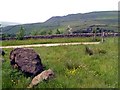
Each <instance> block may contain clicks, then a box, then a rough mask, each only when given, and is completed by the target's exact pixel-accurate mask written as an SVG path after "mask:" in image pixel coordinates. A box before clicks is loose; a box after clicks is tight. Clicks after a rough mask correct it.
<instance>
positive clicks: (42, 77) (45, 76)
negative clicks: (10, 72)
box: [27, 69, 55, 88]
mask: <svg viewBox="0 0 120 90" xmlns="http://www.w3.org/2000/svg"><path fill="white" fill-rule="evenodd" d="M54 76H55V74H54V72H53V71H52V70H51V69H48V70H44V71H43V72H41V73H40V74H38V75H37V76H35V77H34V78H33V79H32V81H31V83H30V85H29V86H28V87H27V88H32V87H33V86H35V85H37V84H39V83H40V82H41V81H43V80H45V81H46V80H49V79H51V78H53V77H54Z"/></svg>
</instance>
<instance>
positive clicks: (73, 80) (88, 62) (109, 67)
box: [2, 38, 118, 88]
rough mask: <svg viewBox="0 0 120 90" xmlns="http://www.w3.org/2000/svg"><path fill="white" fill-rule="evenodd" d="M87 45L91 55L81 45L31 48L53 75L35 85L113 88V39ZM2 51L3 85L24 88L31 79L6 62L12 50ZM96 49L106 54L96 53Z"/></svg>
mask: <svg viewBox="0 0 120 90" xmlns="http://www.w3.org/2000/svg"><path fill="white" fill-rule="evenodd" d="M89 47H90V48H91V49H92V50H93V51H94V55H92V56H89V55H87V54H86V53H85V46H84V45H75V46H59V47H40V48H34V50H35V51H36V52H37V53H39V54H40V57H41V59H42V63H43V64H44V65H45V66H46V69H48V68H51V69H53V70H54V72H55V74H56V77H55V78H54V79H52V80H50V81H48V82H41V83H40V84H38V85H37V86H36V87H35V88H117V86H118V44H117V40H114V38H107V40H106V42H105V43H101V44H99V45H89ZM4 50H5V52H6V55H5V56H4V59H5V62H4V63H3V65H2V79H3V81H2V86H3V88H26V87H27V86H28V85H29V83H30V81H31V79H30V78H26V77H24V76H23V74H22V73H21V72H18V71H17V70H12V68H11V66H10V63H9V53H10V51H11V50H12V49H4ZM99 50H103V51H106V53H100V52H99Z"/></svg>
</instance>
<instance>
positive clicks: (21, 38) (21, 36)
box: [16, 26, 25, 40]
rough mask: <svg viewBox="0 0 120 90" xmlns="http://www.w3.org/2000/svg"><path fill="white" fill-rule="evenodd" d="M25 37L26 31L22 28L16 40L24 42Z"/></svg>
mask: <svg viewBox="0 0 120 90" xmlns="http://www.w3.org/2000/svg"><path fill="white" fill-rule="evenodd" d="M24 35H25V29H24V28H23V27H22V26H21V28H20V30H19V31H18V33H17V34H16V38H17V39H18V40H23V37H24Z"/></svg>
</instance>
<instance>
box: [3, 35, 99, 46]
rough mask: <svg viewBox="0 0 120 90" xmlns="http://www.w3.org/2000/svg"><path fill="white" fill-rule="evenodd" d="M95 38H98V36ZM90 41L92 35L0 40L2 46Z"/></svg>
mask: <svg viewBox="0 0 120 90" xmlns="http://www.w3.org/2000/svg"><path fill="white" fill-rule="evenodd" d="M97 39H98V40H99V38H97ZM92 41H93V39H92V37H89V38H88V37H80V38H78V37H77V38H54V39H28V40H8V41H2V46H11V45H30V44H48V43H70V42H92Z"/></svg>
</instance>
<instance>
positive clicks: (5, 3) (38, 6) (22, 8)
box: [0, 0, 119, 23]
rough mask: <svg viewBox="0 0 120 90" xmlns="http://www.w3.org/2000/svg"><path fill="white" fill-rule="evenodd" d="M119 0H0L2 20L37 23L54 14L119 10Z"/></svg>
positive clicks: (0, 18)
mask: <svg viewBox="0 0 120 90" xmlns="http://www.w3.org/2000/svg"><path fill="white" fill-rule="evenodd" d="M118 1H119V0H0V12H1V13H0V21H9V22H18V23H35V22H44V21H46V20H47V19H49V18H50V17H52V16H63V15H67V14H75V13H86V12H93V11H110V10H118Z"/></svg>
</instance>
